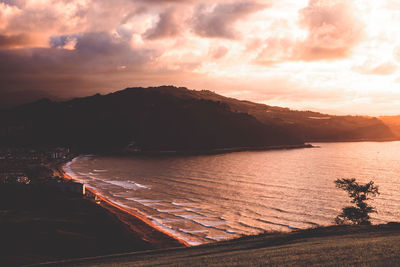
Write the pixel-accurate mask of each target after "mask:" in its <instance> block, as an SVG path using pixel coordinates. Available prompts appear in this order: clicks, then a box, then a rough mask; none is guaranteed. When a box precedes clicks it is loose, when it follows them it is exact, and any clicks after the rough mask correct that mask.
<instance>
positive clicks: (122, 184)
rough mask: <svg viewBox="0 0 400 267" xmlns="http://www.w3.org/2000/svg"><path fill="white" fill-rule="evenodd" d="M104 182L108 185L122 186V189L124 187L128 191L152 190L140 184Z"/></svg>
mask: <svg viewBox="0 0 400 267" xmlns="http://www.w3.org/2000/svg"><path fill="white" fill-rule="evenodd" d="M102 182H104V183H107V184H112V185H116V186H120V187H123V188H126V189H132V190H137V189H150V187H149V186H147V185H142V184H138V183H135V182H131V181H114V180H102Z"/></svg>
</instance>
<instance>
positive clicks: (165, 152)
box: [110, 143, 315, 156]
mask: <svg viewBox="0 0 400 267" xmlns="http://www.w3.org/2000/svg"><path fill="white" fill-rule="evenodd" d="M299 148H315V146H313V145H311V144H309V143H304V144H297V145H275V146H260V147H228V148H214V149H205V150H145V151H129V150H125V151H120V152H115V153H114V155H118V154H119V155H135V156H163V155H166V156H170V155H178V156H181V155H183V156H199V155H200V156H201V155H217V154H225V153H232V152H246V151H270V150H286V149H299ZM110 154H113V153H110Z"/></svg>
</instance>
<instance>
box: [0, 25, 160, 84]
mask: <svg viewBox="0 0 400 267" xmlns="http://www.w3.org/2000/svg"><path fill="white" fill-rule="evenodd" d="M68 38H75V40H76V44H75V47H74V48H75V49H73V50H68V49H63V48H62V47H63V45H65V43H66V40H68ZM52 42H53V43H52V45H53V47H51V48H26V49H14V50H4V49H3V50H0V83H1V84H2V87H3V88H4V89H7V88H9V89H24V88H31V89H37V90H55V89H59V90H63V89H65V88H70V87H71V86H76V84H79V86H82V87H84V86H83V85H82V84H85V83H90V81H95V80H102V81H103V83H104V84H107V80H108V79H109V80H112V77H114V76H115V75H118V74H119V73H120V72H121V70H125V69H128V70H130V71H132V73H134V72H135V70H138V69H141V68H144V66H145V65H146V64H147V63H149V62H150V61H151V60H152V59H153V58H155V57H157V56H158V54H157V52H156V51H153V50H147V49H132V48H131V46H130V44H129V42H127V41H126V40H124V39H119V38H117V37H115V36H113V35H111V34H109V33H104V32H100V33H85V34H81V35H72V36H55V37H53V38H52ZM105 75H107V76H105ZM108 75H109V76H108ZM105 77H107V78H105ZM85 86H86V85H85ZM52 87H53V88H52ZM82 87H79V88H73V89H75V90H78V89H82Z"/></svg>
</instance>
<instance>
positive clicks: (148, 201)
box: [126, 197, 161, 207]
mask: <svg viewBox="0 0 400 267" xmlns="http://www.w3.org/2000/svg"><path fill="white" fill-rule="evenodd" d="M126 199H127V200H130V201H133V202H138V203H140V204H142V205H143V206H146V207H151V206H155V205H160V204H161V203H160V201H159V200H151V199H141V198H136V197H128V198H126Z"/></svg>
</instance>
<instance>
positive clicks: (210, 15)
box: [192, 2, 266, 39]
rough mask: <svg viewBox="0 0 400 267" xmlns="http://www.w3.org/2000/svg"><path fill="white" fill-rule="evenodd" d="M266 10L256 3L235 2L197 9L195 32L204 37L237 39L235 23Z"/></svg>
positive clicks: (194, 20)
mask: <svg viewBox="0 0 400 267" xmlns="http://www.w3.org/2000/svg"><path fill="white" fill-rule="evenodd" d="M264 8H266V5H261V4H258V3H255V2H233V3H223V4H217V5H216V6H215V7H214V8H210V5H205V4H200V5H198V6H197V7H196V9H195V12H194V15H193V16H194V17H193V19H192V27H193V31H194V32H195V33H196V34H197V35H199V36H202V37H209V38H226V39H235V38H237V37H238V33H237V32H236V31H235V28H234V23H235V22H237V21H239V20H240V19H243V18H245V17H246V16H248V15H250V14H251V13H254V12H256V11H259V10H262V9H264Z"/></svg>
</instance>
